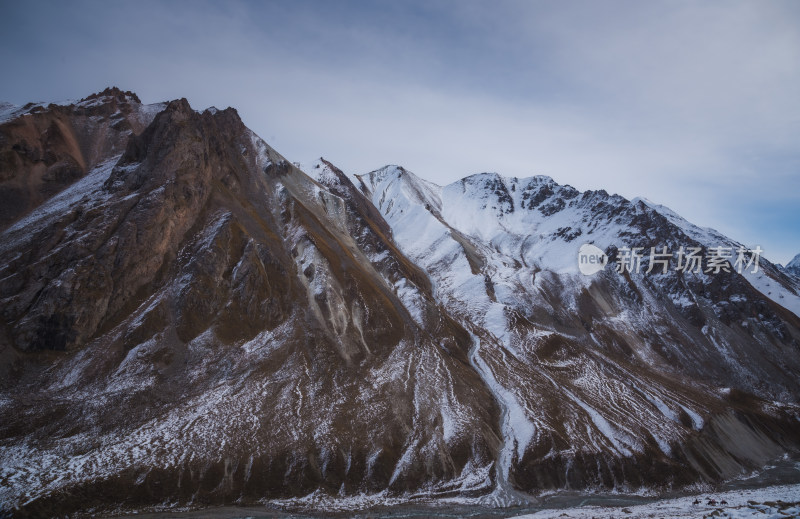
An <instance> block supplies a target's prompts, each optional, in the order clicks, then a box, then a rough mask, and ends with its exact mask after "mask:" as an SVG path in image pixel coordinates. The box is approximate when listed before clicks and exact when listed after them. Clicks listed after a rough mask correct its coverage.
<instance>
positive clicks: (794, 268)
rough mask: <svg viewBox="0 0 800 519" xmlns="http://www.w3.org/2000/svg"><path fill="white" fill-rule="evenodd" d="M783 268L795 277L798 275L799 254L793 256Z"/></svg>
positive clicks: (799, 274) (799, 269)
mask: <svg viewBox="0 0 800 519" xmlns="http://www.w3.org/2000/svg"><path fill="white" fill-rule="evenodd" d="M784 269H785V270H787V271H788V272H790V273H791V274H794V275H795V276H797V277H800V254H798V255H797V256H795V257H794V258H793V259H792V261H790V262H789V263H787V264H786V266H785V267H784Z"/></svg>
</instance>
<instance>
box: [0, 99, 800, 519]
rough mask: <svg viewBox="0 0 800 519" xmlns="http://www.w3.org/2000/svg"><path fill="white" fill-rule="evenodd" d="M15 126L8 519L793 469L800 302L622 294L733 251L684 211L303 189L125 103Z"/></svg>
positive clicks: (216, 139) (216, 127)
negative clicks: (590, 269) (636, 254)
mask: <svg viewBox="0 0 800 519" xmlns="http://www.w3.org/2000/svg"><path fill="white" fill-rule="evenodd" d="M0 110H2V114H3V115H2V117H3V120H2V121H3V122H2V124H0V157H2V158H3V159H2V160H3V162H2V163H1V164H0V166H2V175H1V176H0V207H4V208H8V209H6V212H4V213H3V214H2V217H3V218H4V220H3V221H2V222H1V223H0V229H1V230H0V232H1V233H2V240H0V292H1V293H0V313H2V315H3V319H4V321H3V324H4V325H3V326H2V327H0V359H2V360H1V361H0V373H2V377H0V415H1V416H2V417H3V419H2V420H0V502H1V503H2V510H3V512H2V513H12V512H13V513H15V514H20V515H24V514H28V515H54V514H65V513H71V512H74V511H87V510H94V511H95V512H97V513H109V512H114V511H125V510H141V509H145V508H147V507H152V506H162V507H170V506H171V507H180V506H204V505H212V504H231V503H233V504H254V503H264V502H270V503H307V504H312V505H313V504H315V503H316V504H319V503H323V504H324V505H325V506H332V507H333V506H364V505H369V504H378V503H387V502H401V501H409V500H420V499H423V500H424V499H438V500H445V501H446V500H450V502H452V501H453V500H461V501H465V500H466V501H469V502H475V503H484V504H486V505H490V506H491V505H507V504H512V503H519V502H525V501H527V500H530V499H534V498H535V496H536V495H539V494H541V493H542V492H544V491H552V490H562V489H572V490H575V489H606V490H615V491H626V490H635V489H640V488H642V487H644V488H648V489H652V490H654V491H659V490H666V489H679V488H683V487H685V486H687V485H693V484H696V483H698V482H705V483H714V482H717V481H720V480H722V479H725V478H729V477H732V476H735V475H737V474H739V473H741V472H742V471H751V470H754V469H758V468H759V467H761V466H763V465H764V464H765V463H767V462H768V461H769V460H770V459H773V458H775V457H779V456H783V455H786V454H788V455H795V454H797V449H798V445H800V420H798V416H800V409H799V408H798V403H799V402H798V399H800V387H799V386H800V382H799V381H800V378H798V374H800V318H799V317H798V315H797V314H798V308H800V304H798V302H799V301H800V297H798V280H796V279H794V278H793V277H791V276H787V275H786V274H785V272H783V271H781V270H779V269H778V268H776V267H775V266H773V265H772V264H771V263H769V262H768V261H766V260H765V259H763V258H762V260H761V263H760V270H759V271H758V272H756V273H754V274H752V273H744V274H743V275H740V274H739V273H737V272H736V270H735V269H728V270H730V271H729V272H721V273H718V274H713V273H705V272H700V273H694V272H677V271H675V270H673V269H669V270H667V271H665V272H660V271H659V270H658V269H656V270H655V271H654V272H650V273H646V272H640V273H636V272H623V273H617V272H616V271H615V270H614V269H613V265H615V264H617V263H619V262H620V261H622V260H621V258H622V256H623V251H624V250H625V247H630V248H634V247H642V248H647V250H649V248H650V247H651V246H657V247H662V246H666V247H669V248H670V249H672V250H678V248H679V247H681V246H683V247H687V248H689V247H700V248H701V249H702V250H704V251H707V250H709V249H712V248H714V247H719V246H725V247H730V248H731V249H736V248H738V247H740V245H739V244H737V243H735V242H733V241H732V240H729V239H727V238H725V237H724V236H722V235H719V233H715V232H713V231H710V230H704V229H700V228H697V227H695V226H693V225H691V224H690V223H688V222H686V221H685V220H683V219H681V218H680V217H679V216H678V215H675V214H674V213H672V212H671V211H669V210H668V209H666V208H663V207H660V206H656V205H654V204H652V203H649V202H647V201H643V200H634V201H628V200H626V199H624V198H622V197H619V196H614V195H609V194H607V193H605V192H603V191H598V192H579V191H578V190H576V189H574V188H572V187H569V186H562V185H559V184H557V183H556V182H555V181H553V180H552V179H550V178H548V177H532V178H528V179H516V178H505V177H502V176H499V175H496V174H481V175H474V176H471V177H467V178H465V179H463V180H461V181H458V182H455V183H453V184H451V185H448V186H444V187H441V186H437V185H434V184H431V183H429V182H426V181H424V180H422V179H420V178H418V177H416V176H415V175H414V174H412V173H410V172H408V171H406V170H405V169H403V168H401V167H396V166H389V167H385V168H382V169H380V170H377V171H374V172H371V173H369V174H366V175H361V176H355V177H349V176H348V175H346V174H345V173H343V172H342V171H340V170H339V169H337V168H336V167H335V166H334V165H333V164H331V163H329V162H327V161H324V160H320V161H318V162H315V163H312V164H309V165H308V166H301V167H298V166H295V165H293V164H292V163H290V162H288V161H287V160H286V159H284V158H283V157H282V156H281V155H280V154H278V153H277V152H276V151H275V150H273V149H272V148H270V147H269V146H268V145H267V144H266V143H265V142H264V141H262V140H261V139H260V138H258V137H257V136H256V135H255V134H253V133H252V132H251V131H250V130H248V129H247V128H246V127H245V126H244V125H243V124H242V122H241V120H240V119H239V116H238V114H237V113H236V111H235V110H233V109H227V110H214V109H209V110H205V111H203V112H198V111H195V110H193V109H192V108H191V107H190V106H189V104H188V103H187V102H186V100H178V101H172V102H169V103H163V104H157V105H143V104H141V102H140V101H139V99H138V98H137V97H136V96H135V95H134V94H132V93H130V92H122V91H120V90H117V89H109V90H106V91H104V92H101V93H100V94H96V95H94V96H90V97H88V98H86V99H84V100H81V101H79V102H75V103H71V104H65V105H26V106H25V107H22V108H18V107H8V106H5V107H2V108H0ZM301 168H302V169H301ZM351 178H354V179H356V180H355V183H354V182H353V181H351ZM14 204H16V205H14ZM585 243H591V244H594V245H595V246H597V247H599V248H600V249H601V250H602V251H604V252H605V253H606V255H607V257H608V261H609V264H608V265H607V266H606V268H605V269H603V270H602V271H601V272H598V273H597V274H595V275H593V276H586V275H583V274H581V272H580V271H579V268H578V251H579V249H580V247H581V245H583V244H585ZM643 261H644V265H645V266H647V263H648V260H647V258H645V259H644V260H643Z"/></svg>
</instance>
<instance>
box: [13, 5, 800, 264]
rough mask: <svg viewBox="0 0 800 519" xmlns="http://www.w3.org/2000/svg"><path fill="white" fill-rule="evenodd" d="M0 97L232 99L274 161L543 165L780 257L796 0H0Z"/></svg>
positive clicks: (794, 107) (798, 28)
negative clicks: (109, 94) (106, 91)
mask: <svg viewBox="0 0 800 519" xmlns="http://www.w3.org/2000/svg"><path fill="white" fill-rule="evenodd" d="M0 12H1V13H2V16H1V17H0V60H1V62H2V64H3V68H2V74H1V75H0V100H4V101H9V102H12V103H15V104H24V103H25V102H28V101H55V100H62V99H71V98H80V97H84V96H86V95H88V94H90V93H92V92H96V91H99V90H102V89H103V88H104V87H106V86H109V85H116V86H119V87H121V88H123V89H125V90H133V91H135V92H136V93H137V94H138V95H139V97H140V98H141V99H142V100H143V101H144V102H157V101H162V100H167V99H174V98H178V97H186V98H187V99H188V100H189V101H190V103H191V104H192V106H194V107H195V108H198V109H202V108H205V107H208V106H217V107H220V108H224V107H226V106H233V107H235V108H237V109H238V110H239V113H240V115H241V116H242V119H243V120H244V121H245V123H246V124H247V125H248V126H249V127H251V128H252V129H253V130H254V131H255V132H256V133H258V134H259V135H260V136H262V137H263V138H264V139H266V140H267V141H268V142H269V143H270V144H271V145H273V147H275V148H276V149H277V150H278V151H280V152H281V153H282V154H284V155H285V156H286V157H287V158H288V159H290V160H292V161H308V160H311V159H313V158H315V157H318V156H324V157H325V158H326V159H328V160H330V161H332V162H334V163H335V164H337V165H338V166H340V167H341V168H342V169H344V170H345V171H347V172H348V173H364V172H367V171H370V170H373V169H376V168H378V167H380V166H382V165H385V164H401V165H404V166H405V167H406V168H408V169H410V170H412V171H414V172H415V173H417V174H418V175H420V176H422V177H423V178H426V179H428V180H431V181H433V182H436V183H439V184H446V183H449V182H452V181H455V180H457V179H459V178H461V177H464V176H466V175H469V174H473V173H478V172H483V171H496V172H499V173H501V174H504V175H507V176H518V177H524V176H530V175H534V174H546V175H550V176H552V177H553V178H554V179H555V180H556V181H557V182H559V183H567V184H571V185H573V186H575V187H577V188H579V189H600V188H603V189H606V190H607V191H610V192H616V193H619V194H622V195H624V196H626V197H628V198H632V197H634V196H644V197H646V198H649V199H651V200H653V201H655V202H658V203H662V204H664V205H667V206H669V207H671V208H673V209H675V210H676V211H678V212H679V213H681V214H682V215H684V216H685V217H687V218H688V219H689V220H691V221H693V222H694V223H697V224H699V225H703V226H709V227H714V228H716V229H718V230H720V231H722V232H723V233H725V234H727V235H729V236H731V237H732V238H735V239H737V240H740V241H742V242H744V243H746V244H749V245H760V246H762V248H763V249H764V250H765V255H766V256H767V257H768V258H770V259H772V260H773V261H777V262H783V263H785V262H787V261H788V260H789V259H791V257H793V256H794V255H795V254H797V253H800V94H798V93H800V2H796V1H791V0H790V1H785V2H782V1H770V0H762V1H749V2H737V1H725V2H722V1H707V2H697V1H695V2H685V1H680V0H670V1H666V2H658V1H649V2H641V1H638V0H637V1H602V2H601V1H587V2H578V1H567V2H550V1H548V2H538V1H533V0H531V1H519V2H503V1H496V0H493V1H488V0H487V1H483V2H477V1H469V0H458V1H456V0H450V1H431V0H428V1H419V2H417V1H402V2H401V1H399V0H394V1H381V0H377V1H372V2H366V1H364V2H354V1H349V2H348V1H319V2H315V1H296V0H295V1H288V0H287V1H281V2H268V1H262V2H225V3H222V2H200V1H193V2H178V1H173V2H164V3H147V2H116V1H113V2H110V1H103V2H61V1H55V2H21V1H9V0H0Z"/></svg>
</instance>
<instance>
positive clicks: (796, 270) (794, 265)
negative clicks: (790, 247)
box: [784, 254, 800, 313]
mask: <svg viewBox="0 0 800 519" xmlns="http://www.w3.org/2000/svg"><path fill="white" fill-rule="evenodd" d="M784 269H786V271H788V272H789V273H790V274H794V275H795V276H797V277H798V278H800V254H798V255H797V256H795V257H794V258H792V261H790V262H789V263H787V264H786V266H785V267H784ZM795 313H796V312H795Z"/></svg>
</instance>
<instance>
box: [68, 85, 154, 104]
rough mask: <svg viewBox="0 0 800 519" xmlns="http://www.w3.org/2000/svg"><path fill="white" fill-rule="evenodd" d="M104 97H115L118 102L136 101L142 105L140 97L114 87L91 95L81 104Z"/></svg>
mask: <svg viewBox="0 0 800 519" xmlns="http://www.w3.org/2000/svg"><path fill="white" fill-rule="evenodd" d="M103 97H114V98H116V99H117V100H118V101H135V102H136V103H139V104H141V102H142V101H141V100H140V99H139V96H137V95H136V94H135V93H134V92H131V91H130V90H122V89H121V88H118V87H115V86H112V87H106V88H105V89H104V90H103V91H101V92H97V93H96V94H91V95H89V96H86V97H84V98H83V99H81V100H80V102H84V101H91V100H93V99H100V98H103Z"/></svg>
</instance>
